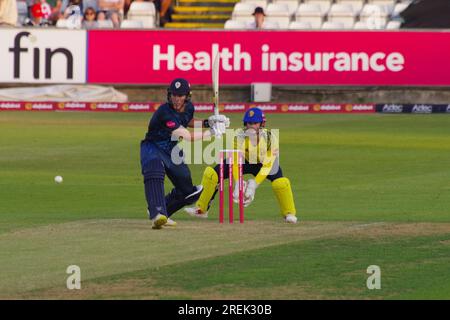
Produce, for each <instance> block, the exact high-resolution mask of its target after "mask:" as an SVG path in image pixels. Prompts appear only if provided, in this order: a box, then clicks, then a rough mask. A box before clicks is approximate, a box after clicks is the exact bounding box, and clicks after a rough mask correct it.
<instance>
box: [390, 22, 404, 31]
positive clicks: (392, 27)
mask: <svg viewBox="0 0 450 320" xmlns="http://www.w3.org/2000/svg"><path fill="white" fill-rule="evenodd" d="M401 24H402V23H401V22H400V21H396V20H391V21H389V22H388V24H387V25H386V30H397V29H400V26H401Z"/></svg>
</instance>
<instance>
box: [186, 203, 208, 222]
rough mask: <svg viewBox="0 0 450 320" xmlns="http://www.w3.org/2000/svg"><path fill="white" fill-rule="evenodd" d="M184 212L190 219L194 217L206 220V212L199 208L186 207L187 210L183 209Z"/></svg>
mask: <svg viewBox="0 0 450 320" xmlns="http://www.w3.org/2000/svg"><path fill="white" fill-rule="evenodd" d="M184 211H185V212H186V213H187V214H189V215H190V216H191V217H196V218H203V219H206V218H208V211H206V212H203V211H202V210H201V209H200V208H199V207H196V206H193V207H190V208H189V207H188V208H184Z"/></svg>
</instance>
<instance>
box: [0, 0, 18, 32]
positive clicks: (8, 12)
mask: <svg viewBox="0 0 450 320" xmlns="http://www.w3.org/2000/svg"><path fill="white" fill-rule="evenodd" d="M17 18H18V14H17V3H16V0H1V1H0V27H3V26H10V27H14V26H16V24H17Z"/></svg>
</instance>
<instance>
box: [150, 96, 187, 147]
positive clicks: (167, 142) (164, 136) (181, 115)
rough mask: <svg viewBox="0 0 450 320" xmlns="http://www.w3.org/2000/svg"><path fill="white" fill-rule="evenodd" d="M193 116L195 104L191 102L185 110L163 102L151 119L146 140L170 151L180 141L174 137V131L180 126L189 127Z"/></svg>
mask: <svg viewBox="0 0 450 320" xmlns="http://www.w3.org/2000/svg"><path fill="white" fill-rule="evenodd" d="M193 118H194V105H193V104H192V103H191V102H187V103H186V104H185V108H184V111H183V112H177V111H176V110H175V109H173V108H172V107H171V106H170V105H169V104H168V103H165V104H162V105H161V106H160V107H159V108H158V110H156V112H155V113H154V114H153V116H152V118H151V119H150V122H149V124H148V132H147V134H146V136H145V140H147V141H151V142H153V143H154V144H156V145H157V146H158V147H159V148H160V149H162V150H164V151H166V152H167V153H170V152H171V151H172V149H173V148H174V147H175V146H176V145H177V143H178V140H173V139H172V132H173V131H174V130H176V129H178V128H179V127H180V126H183V127H185V128H187V126H188V124H189V122H190V121H191V120H192V119H193Z"/></svg>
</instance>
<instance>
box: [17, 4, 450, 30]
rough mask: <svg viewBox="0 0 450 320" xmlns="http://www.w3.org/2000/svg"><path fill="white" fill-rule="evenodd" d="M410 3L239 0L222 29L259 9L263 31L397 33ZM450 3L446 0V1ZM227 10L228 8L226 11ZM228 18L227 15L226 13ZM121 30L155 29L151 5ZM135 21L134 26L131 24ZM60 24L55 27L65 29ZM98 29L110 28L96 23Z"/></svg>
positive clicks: (243, 22)
mask: <svg viewBox="0 0 450 320" xmlns="http://www.w3.org/2000/svg"><path fill="white" fill-rule="evenodd" d="M412 1H413V0H240V2H237V3H236V4H235V6H234V8H233V11H232V13H231V17H230V19H228V20H226V19H227V18H226V17H225V18H223V21H224V22H222V23H224V28H225V29H248V28H249V23H250V22H253V21H254V17H253V12H254V10H255V8H256V7H262V8H263V10H264V12H265V14H266V17H265V24H264V28H265V29H273V28H274V29H291V30H310V29H325V30H332V29H354V30H370V29H376V30H382V29H388V30H393V29H399V28H400V26H401V23H400V22H399V20H400V13H401V12H402V11H403V10H405V9H406V8H407V7H408V5H409V4H410V3H411V2H412ZM449 1H450V0H449ZM82 3H83V7H84V8H87V7H93V8H94V9H96V8H98V5H97V0H82ZM228 8H229V9H230V10H231V7H228ZM17 9H18V16H19V17H18V25H22V24H24V23H25V22H26V19H27V14H28V10H27V6H26V1H17ZM228 14H229V13H228ZM125 18H126V20H124V21H123V22H122V25H121V28H143V29H146V28H155V27H156V24H157V22H158V21H157V13H156V9H155V5H154V3H153V2H132V3H131V5H130V9H129V11H128V14H127V17H125ZM132 21H138V22H136V23H135V22H132ZM64 23H65V22H64V21H61V22H59V24H58V25H57V27H60V28H63V27H66V26H65V24H64ZM99 28H112V26H111V25H110V23H109V22H101V21H100V22H99Z"/></svg>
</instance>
